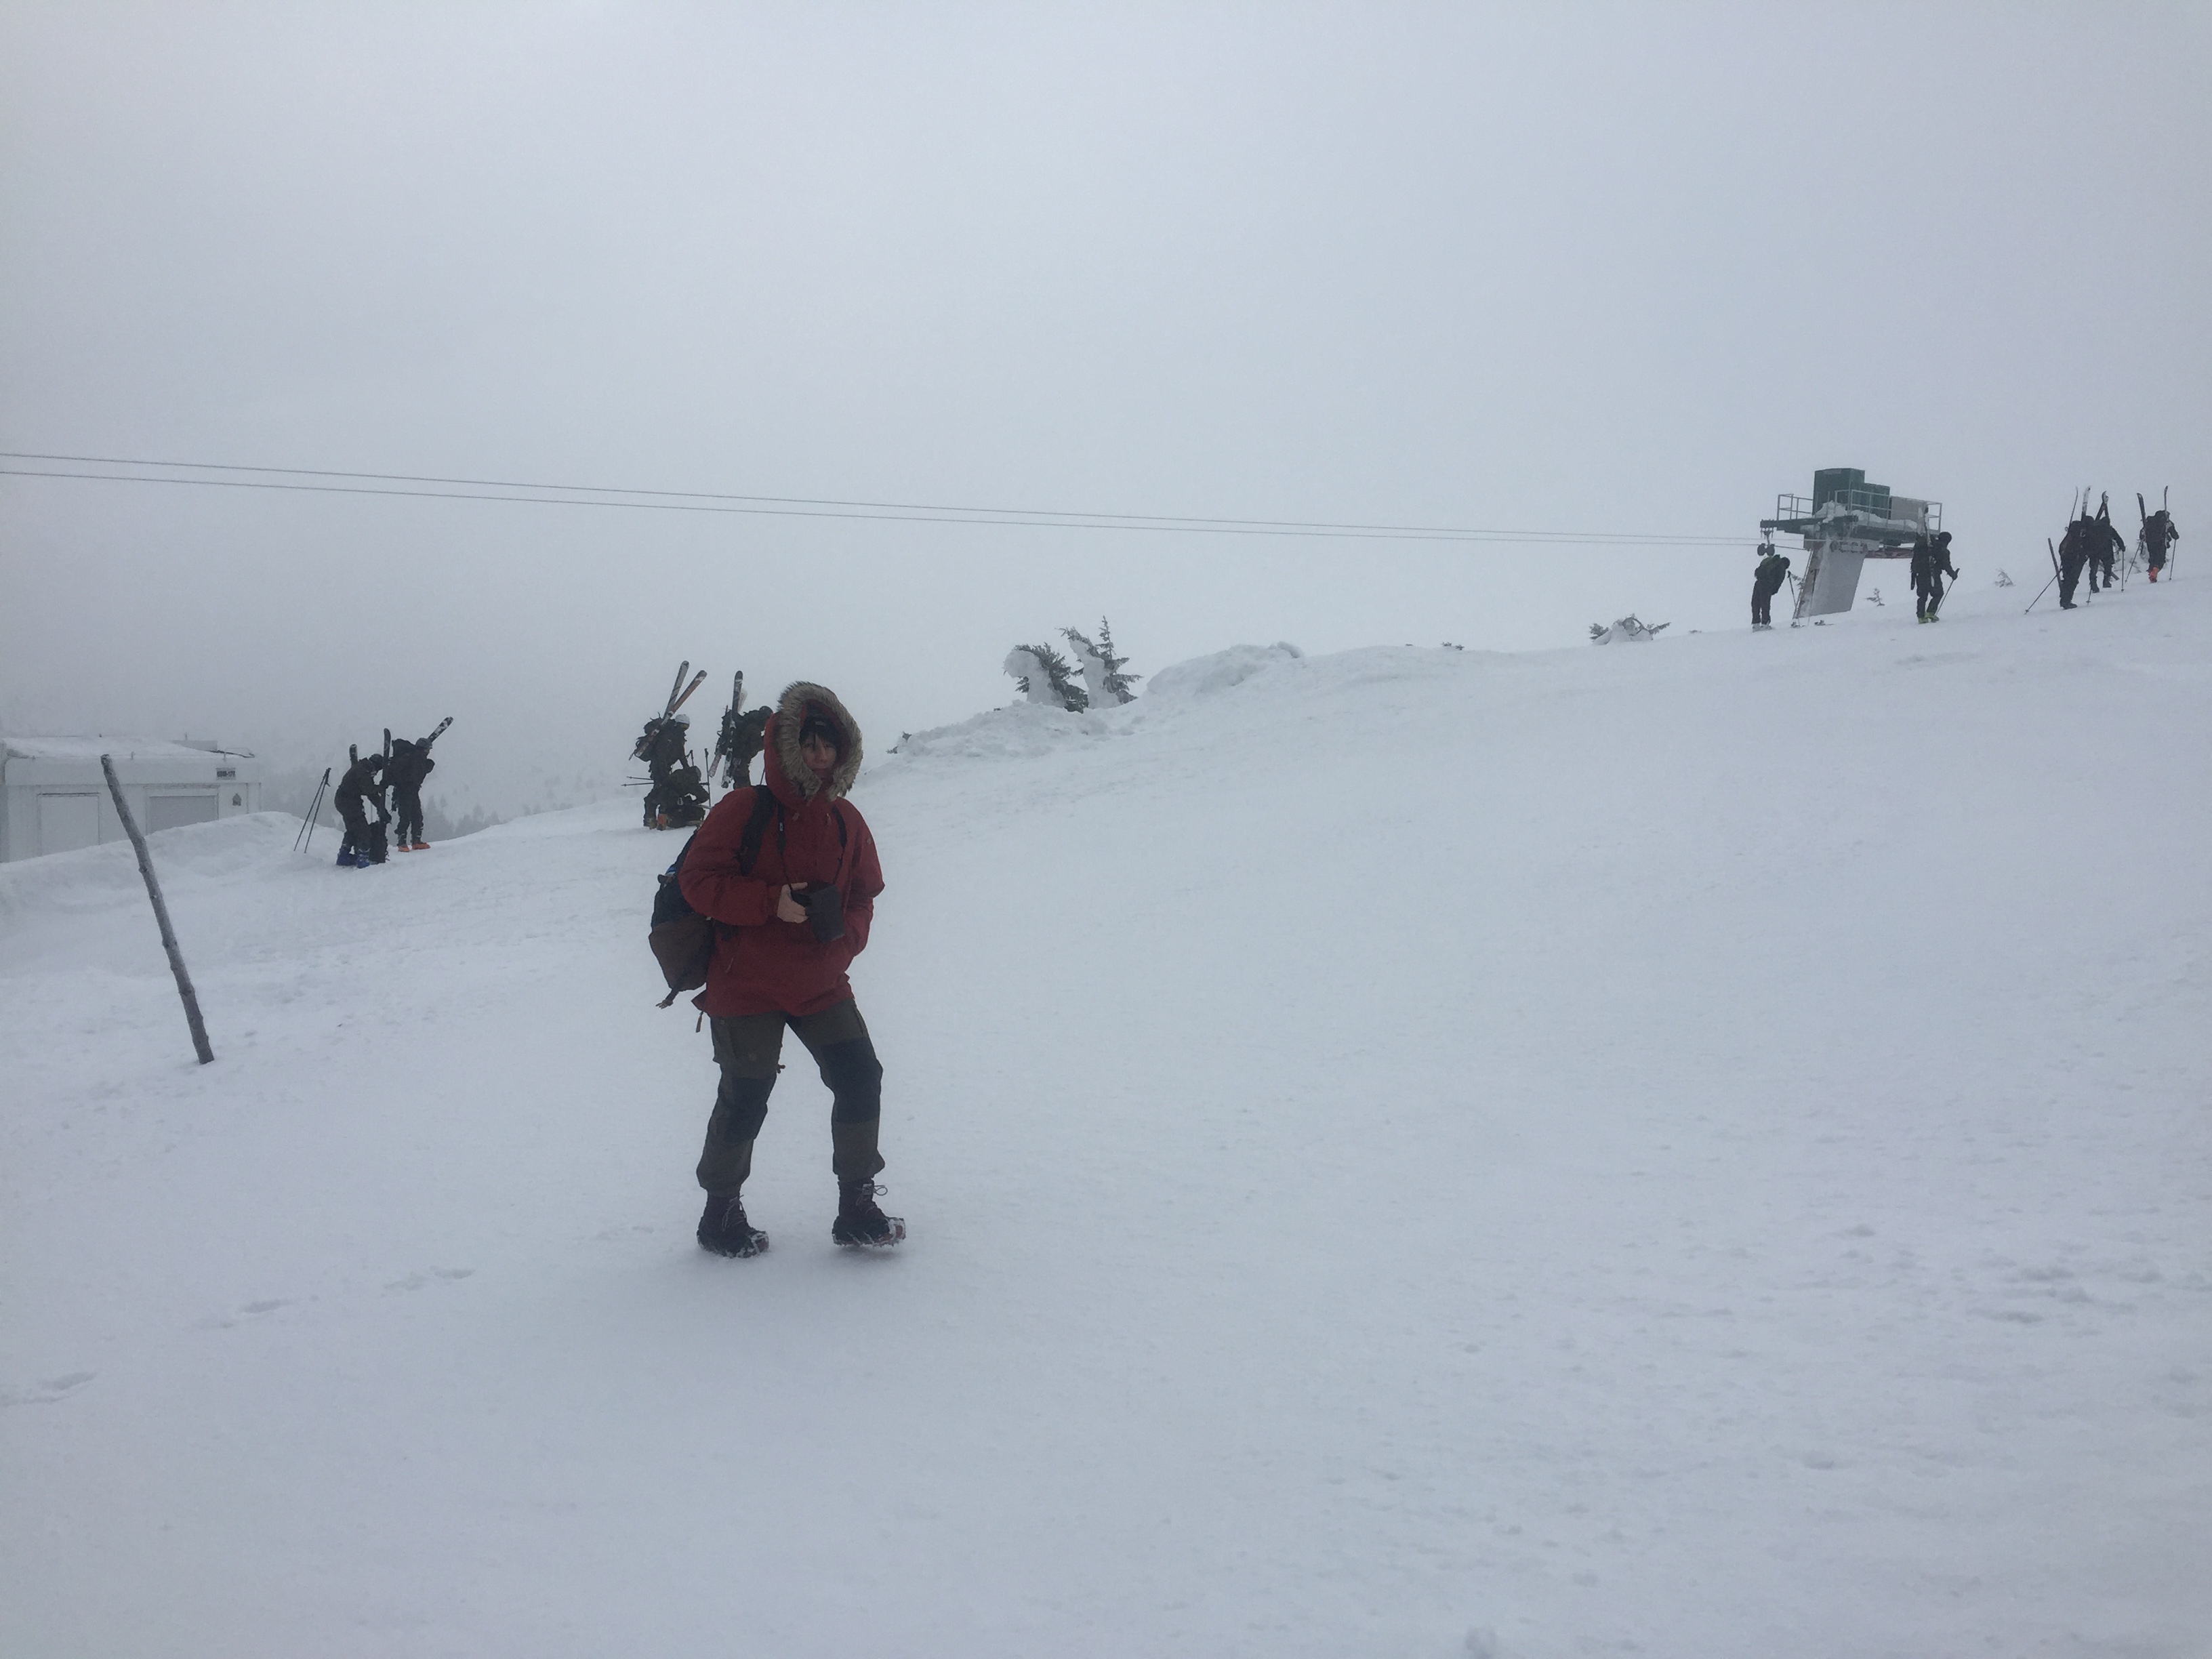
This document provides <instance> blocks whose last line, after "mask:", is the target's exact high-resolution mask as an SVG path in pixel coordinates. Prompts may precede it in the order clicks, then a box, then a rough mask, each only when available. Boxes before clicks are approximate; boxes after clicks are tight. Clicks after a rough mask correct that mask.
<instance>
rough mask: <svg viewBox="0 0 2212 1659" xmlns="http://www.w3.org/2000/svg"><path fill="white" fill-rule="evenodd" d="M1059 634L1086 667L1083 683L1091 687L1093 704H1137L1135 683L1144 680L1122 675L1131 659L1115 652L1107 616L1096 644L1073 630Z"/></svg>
mask: <svg viewBox="0 0 2212 1659" xmlns="http://www.w3.org/2000/svg"><path fill="white" fill-rule="evenodd" d="M1060 632H1061V633H1063V634H1065V635H1066V636H1067V642H1068V643H1069V644H1070V645H1072V646H1073V647H1075V659H1076V660H1077V661H1078V662H1079V663H1080V664H1082V665H1083V679H1084V683H1085V684H1086V685H1087V686H1088V687H1089V688H1090V690H1091V702H1093V703H1095V704H1097V706H1098V707H1100V708H1112V707H1113V706H1114V705H1115V704H1117V703H1124V702H1135V701H1136V699H1137V692H1136V684H1137V682H1138V681H1139V680H1140V679H1142V678H1145V677H1144V676H1143V675H1142V674H1125V673H1123V672H1122V671H1121V669H1122V666H1123V665H1124V664H1126V663H1127V661H1128V660H1129V659H1127V657H1124V656H1121V655H1119V654H1117V653H1115V649H1114V630H1113V629H1112V628H1111V627H1110V626H1109V624H1108V623H1107V621H1106V618H1105V617H1100V618H1099V619H1098V638H1097V641H1095V642H1094V641H1092V640H1091V637H1090V636H1089V635H1085V634H1079V633H1078V632H1077V631H1076V630H1075V629H1073V628H1063V629H1060Z"/></svg>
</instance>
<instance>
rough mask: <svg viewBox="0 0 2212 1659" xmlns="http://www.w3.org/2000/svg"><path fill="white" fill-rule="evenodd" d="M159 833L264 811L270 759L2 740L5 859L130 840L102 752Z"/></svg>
mask: <svg viewBox="0 0 2212 1659" xmlns="http://www.w3.org/2000/svg"><path fill="white" fill-rule="evenodd" d="M102 755H112V756H113V757H115V776H116V780H117V781H118V782H119V783H121V784H122V786H123V798H124V799H125V800H126V801H128V802H129V803H130V804H131V816H132V817H136V818H137V820H138V827H139V828H140V829H143V830H145V831H146V832H147V833H148V834H149V835H151V834H152V833H153V832H154V831H155V830H156V829H175V828H176V827H177V826H178V825H179V824H184V823H212V822H213V821H214V820H216V818H228V817H237V816H238V815H239V814H240V813H242V812H258V811H260V810H261V763H260V762H258V761H257V760H255V759H254V758H253V757H252V755H250V754H247V753H245V752H244V751H242V750H231V749H224V748H222V747H220V746H218V745H217V744H212V743H208V744H203V743H199V742H197V741H186V742H184V743H162V742H159V741H151V742H149V741H148V740H147V739H145V738H6V737H0V863H6V862H8V861H9V860H15V859H29V858H36V857H38V856H39V855H40V854H42V853H66V852H69V851H70V850H72V849H73V848H79V847H95V846H98V845H99V844H100V842H108V841H121V840H123V839H124V834H123V824H122V822H121V820H120V819H118V817H116V816H115V803H114V801H113V800H112V799H109V797H108V793H107V780H106V777H105V776H104V775H102V774H101V772H100V757H101V756H102Z"/></svg>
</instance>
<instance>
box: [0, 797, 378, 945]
mask: <svg viewBox="0 0 2212 1659" xmlns="http://www.w3.org/2000/svg"><path fill="white" fill-rule="evenodd" d="M299 833H300V820H299V819H298V818H296V817H294V816H293V815H292V814H291V813H289V812H248V813H246V814H244V815H243V816H241V817H234V818H221V819H218V820H217V821H216V822H215V823H187V824H184V825H182V826H180V827H179V828H177V829H161V830H156V831H155V833H154V834H152V835H150V836H147V837H146V848H147V850H148V851H149V853H151V854H153V858H154V873H155V875H156V876H158V877H159V878H161V887H162V890H163V892H164V893H165V894H166V893H167V891H168V890H169V889H170V888H171V887H172V886H173V885H176V884H183V883H190V882H193V881H201V882H208V881H222V880H224V879H226V878H229V877H232V876H235V875H239V874H241V873H244V872H248V871H251V870H253V869H256V868H258V867H260V866H266V865H269V864H271V863H273V862H275V861H276V860H277V859H279V858H280V857H288V856H289V855H290V854H291V850H292V842H294V840H295V839H296V838H297V836H299ZM329 845H330V848H331V854H332V856H336V854H337V842H336V841H331V842H330V843H329ZM145 896H146V884H145V883H144V882H143V880H142V879H140V878H139V874H138V855H137V854H136V853H134V852H132V851H131V843H130V842H128V841H127V840H125V841H111V842H106V843H105V844H103V845H101V846H99V847H86V848H79V849H78V850H77V851H76V852H74V853H52V854H47V855H46V857H44V858H35V859H22V860H18V861H17V862H15V863H14V864H4V865H0V929H4V928H6V927H9V926H11V925H13V924H14V923H15V922H18V921H21V920H22V919H23V918H24V917H25V916H27V915H30V914H31V913H32V912H33V911H34V910H39V909H53V910H76V909H88V908H104V907H106V906H107V905H110V904H112V903H114V902H117V901H118V899H121V900H125V901H127V900H131V899H134V898H135V899H137V901H138V902H141V903H143V902H145Z"/></svg>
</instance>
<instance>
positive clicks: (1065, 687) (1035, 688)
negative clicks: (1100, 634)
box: [1003, 645, 1091, 714]
mask: <svg viewBox="0 0 2212 1659" xmlns="http://www.w3.org/2000/svg"><path fill="white" fill-rule="evenodd" d="M1003 666H1004V668H1005V670H1006V672H1007V673H1009V674H1012V676H1013V677H1014V687H1015V690H1018V691H1019V692H1020V693H1021V694H1022V695H1023V696H1025V697H1027V698H1028V699H1029V700H1030V702H1041V703H1043V704H1044V705H1046V706H1047V707H1048V708H1065V709H1066V710H1067V711H1068V712H1069V713H1071V714H1073V713H1074V712H1075V711H1076V710H1078V709H1080V708H1089V707H1090V706H1091V698H1090V696H1089V694H1088V693H1086V692H1085V690H1084V689H1083V688H1082V687H1081V686H1080V685H1079V684H1076V680H1075V669H1074V666H1073V665H1072V664H1071V663H1070V662H1069V661H1068V660H1067V659H1066V658H1065V657H1063V656H1061V655H1060V653H1059V652H1057V651H1055V650H1054V649H1053V648H1052V647H1050V646H1048V645H1018V646H1016V647H1014V648H1013V649H1012V650H1011V651H1009V652H1007V653H1006V662H1005V663H1004V665H1003Z"/></svg>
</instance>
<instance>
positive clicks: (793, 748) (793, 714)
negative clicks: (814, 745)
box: [769, 680, 860, 801]
mask: <svg viewBox="0 0 2212 1659" xmlns="http://www.w3.org/2000/svg"><path fill="white" fill-rule="evenodd" d="M809 703H813V704H815V705H816V706H817V707H818V708H820V709H821V711H822V712H823V714H827V715H829V718H830V719H832V720H836V722H837V725H838V726H839V727H840V728H841V729H842V731H843V732H844V733H845V741H844V744H842V748H841V750H840V752H839V754H838V757H837V769H836V771H834V772H832V773H831V774H830V775H829V784H828V786H827V787H828V788H829V799H831V800H842V799H844V797H845V796H847V795H848V794H849V793H852V788H853V780H854V779H855V778H857V777H859V776H860V722H859V721H858V720H854V718H853V716H852V714H851V712H850V711H849V710H848V709H847V708H846V707H845V705H844V704H843V703H842V702H838V701H837V694H836V692H835V691H832V690H830V689H829V687H828V686H826V685H817V684H814V682H813V681H811V680H793V682H792V683H791V684H789V685H787V686H785V687H784V688H783V695H782V696H781V697H778V698H777V699H776V701H775V720H773V721H772V722H770V724H769V742H771V743H773V744H775V758H776V761H777V763H779V764H780V765H781V767H782V769H783V775H784V777H785V778H786V779H787V780H788V781H789V782H790V784H791V787H793V788H794V789H796V790H797V791H799V799H800V800H801V801H810V800H812V799H814V793H815V791H817V789H820V788H822V787H824V786H823V783H822V782H821V781H820V780H818V779H817V778H816V777H815V775H814V774H813V773H812V772H811V771H810V770H809V769H807V765H806V757H805V756H804V755H802V754H800V753H799V727H800V726H804V725H805V723H806V705H807V704H809Z"/></svg>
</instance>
